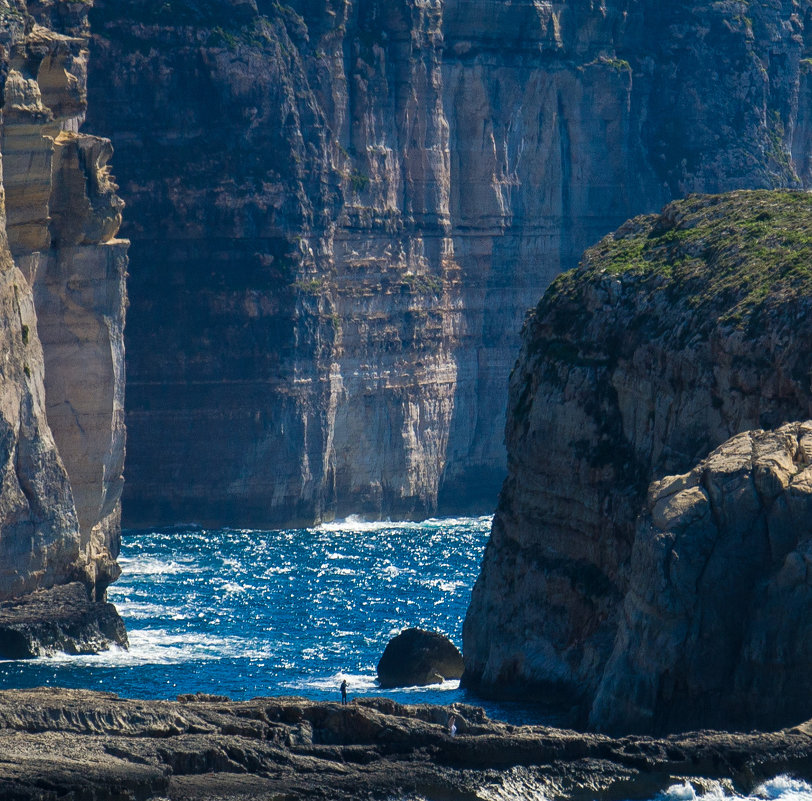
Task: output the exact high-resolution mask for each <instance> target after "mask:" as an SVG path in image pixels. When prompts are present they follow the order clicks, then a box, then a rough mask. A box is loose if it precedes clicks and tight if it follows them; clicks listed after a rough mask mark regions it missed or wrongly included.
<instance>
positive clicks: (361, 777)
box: [0, 688, 812, 801]
mask: <svg viewBox="0 0 812 801" xmlns="http://www.w3.org/2000/svg"><path fill="white" fill-rule="evenodd" d="M452 712H453V714H454V715H455V716H456V718H457V725H458V730H459V734H458V736H457V737H456V738H453V739H452V738H450V737H449V736H448V735H447V734H446V725H445V724H446V722H447V720H448V715H449V714H451V713H452ZM0 737H1V738H2V742H3V749H2V751H1V752H0V797H2V798H4V799H14V801H29V800H30V801H33V799H37V801H50V800H51V799H54V800H55V799H57V798H65V797H70V798H74V799H77V800H78V799H93V801H113V799H116V800H117V801H119V800H120V799H139V800H140V801H159V799H161V800H162V799H166V798H172V799H173V800H174V801H183V800H184V799H190V800H191V799H206V798H208V799H214V798H217V799H219V801H236V799H243V801H244V799H246V798H251V799H254V801H270V799H278V798H280V797H284V798H285V799H299V798H302V799H304V798H308V799H313V798H317V799H318V798H329V799H334V800H335V801H342V800H345V801H349V799H358V798H364V799H367V798H383V797H397V798H402V797H408V798H413V797H414V796H419V797H422V798H425V799H428V801H433V800H434V799H441V798H442V799H447V798H455V799H471V801H473V799H476V798H483V797H506V794H509V793H513V794H514V795H515V792H516V788H517V786H520V787H521V788H523V790H524V792H525V794H526V795H529V794H531V793H536V792H537V793H538V794H539V796H541V794H544V795H545V796H547V797H553V796H555V797H557V798H573V799H576V798H585V797H589V798H592V799H595V798H598V797H603V798H610V797H621V798H635V797H641V798H642V797H649V798H650V797H652V796H653V795H655V794H656V792H657V791H659V790H661V789H663V788H664V787H666V786H668V785H670V784H673V783H674V782H675V781H682V780H684V779H689V778H691V777H698V776H704V777H707V778H716V777H724V778H725V779H728V780H731V781H732V783H733V786H734V787H735V789H737V790H740V791H743V792H745V793H746V792H748V791H750V790H752V789H753V788H754V787H755V786H757V785H758V784H759V783H760V782H762V781H764V780H765V779H769V778H772V777H773V776H775V775H777V774H780V773H785V772H787V771H792V772H793V773H794V774H795V775H797V776H799V777H800V778H804V779H807V780H808V779H810V778H812V726H811V725H810V724H806V725H804V726H799V727H796V728H794V729H787V730H784V731H781V732H777V733H772V734H725V733H716V732H700V733H695V734H688V735H683V736H675V737H669V738H667V739H661V740H653V739H650V738H635V737H624V738H620V739H612V738H610V737H607V736H604V735H595V734H578V733H575V732H572V731H562V730H557V729H552V728H547V727H544V726H510V725H507V724H505V723H501V722H498V721H494V720H490V719H488V718H487V717H486V716H485V714H484V713H483V711H482V710H481V709H478V708H476V707H471V706H467V705H464V704H455V705H453V707H439V706H428V705H423V706H402V705H400V704H397V703H395V702H393V701H391V700H389V699H386V698H373V699H366V700H364V701H363V702H356V703H352V704H350V705H349V706H344V707H342V706H340V705H339V704H336V703H316V702H313V701H307V700H305V699H302V698H254V699H252V700H251V701H245V702H235V701H229V700H227V699H223V698H219V697H217V696H203V695H201V696H185V697H184V700H183V702H177V701H137V700H125V699H121V698H118V697H117V696H115V695H112V694H110V693H94V692H89V691H80V690H61V689H55V688H40V689H34V690H9V691H5V692H0Z"/></svg>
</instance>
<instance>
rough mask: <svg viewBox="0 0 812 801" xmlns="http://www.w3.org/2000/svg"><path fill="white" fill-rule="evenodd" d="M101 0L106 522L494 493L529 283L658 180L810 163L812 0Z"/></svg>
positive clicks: (766, 173)
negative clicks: (109, 489) (121, 292)
mask: <svg viewBox="0 0 812 801" xmlns="http://www.w3.org/2000/svg"><path fill="white" fill-rule="evenodd" d="M95 6H96V8H95V10H94V12H93V13H92V15H91V19H92V24H93V29H94V34H95V36H94V49H93V53H92V58H91V60H90V63H89V69H90V84H89V91H90V97H91V102H90V112H89V113H90V122H91V123H92V128H93V130H96V131H100V132H102V133H104V134H105V135H107V136H109V137H111V138H112V139H113V141H114V143H115V145H116V149H117V150H116V154H117V155H116V163H117V172H118V174H119V175H120V176H122V180H123V182H124V183H123V188H122V194H123V195H124V197H125V198H126V199H127V201H128V204H129V205H128V213H127V215H126V219H125V229H124V230H125V231H126V234H127V236H129V237H130V238H131V239H132V241H133V246H132V251H131V259H132V267H131V280H130V293H131V298H132V310H131V315H130V325H129V328H128V332H129V333H128V337H129V342H128V349H127V353H128V362H129V367H128V369H129V389H128V395H127V397H128V421H129V422H128V425H129V429H130V447H129V454H128V484H127V487H126V488H125V498H126V503H125V514H126V515H127V516H128V520H129V523H130V524H132V525H141V524H143V525H149V524H153V523H156V522H166V523H174V522H178V521H181V520H185V521H197V522H200V523H207V524H220V525H223V524H225V525H243V524H245V525H255V526H256V525H286V524H290V523H293V522H302V521H304V522H307V523H310V522H312V521H313V520H317V519H319V518H326V517H330V516H332V515H339V516H345V515H347V514H352V513H363V514H365V515H368V516H372V517H378V518H385V517H389V516H391V517H415V518H420V517H425V516H428V515H430V514H433V513H435V512H436V511H437V510H438V509H439V510H441V511H446V512H447V511H454V510H465V511H467V512H469V513H472V512H476V511H478V510H481V511H483V512H490V511H492V509H493V503H494V499H495V497H496V493H497V489H498V486H499V483H500V482H501V480H502V478H503V476H504V447H503V441H502V432H503V422H502V421H503V419H504V411H505V392H504V387H505V385H506V382H507V379H508V373H509V370H510V367H511V366H512V365H513V363H514V361H515V357H516V352H517V350H518V346H519V338H518V332H519V329H520V327H521V323H522V320H523V318H524V316H525V313H526V309H528V308H530V307H532V306H533V305H534V304H535V303H536V302H537V299H538V297H539V296H540V295H541V293H542V291H543V290H544V289H545V288H546V286H547V285H548V284H549V282H550V281H551V280H552V279H553V278H554V277H555V276H556V275H557V274H558V273H559V272H560V271H561V270H562V269H567V268H570V267H573V266H575V265H576V263H577V260H578V258H579V257H580V255H581V253H582V252H583V250H584V248H585V247H587V246H588V245H591V244H592V243H594V242H595V241H597V240H598V239H599V238H600V237H601V236H603V235H605V234H606V233H608V232H609V231H611V230H612V229H613V228H615V227H616V226H617V225H619V224H620V223H621V222H622V221H623V220H625V219H627V218H628V217H630V216H633V215H634V214H638V213H641V212H645V211H656V210H657V209H659V208H660V207H661V206H662V205H663V204H664V203H666V202H667V201H668V200H669V199H671V198H672V197H675V196H681V195H683V194H684V193H686V192H691V191H703V192H716V191H722V190H727V189H735V188H739V187H772V186H799V185H808V184H809V183H810V177H811V176H812V173H810V164H812V161H810V158H809V152H810V147H809V137H810V130H812V127H810V119H812V114H810V111H809V108H810V89H809V73H808V62H807V61H805V60H804V59H805V58H806V57H807V56H808V55H809V52H808V42H809V39H810V30H809V29H808V18H809V10H810V5H809V2H808V0H801V2H792V1H791V0H779V1H778V2H773V3H769V4H766V3H758V4H751V5H750V6H748V8H747V9H746V10H743V6H741V5H740V4H738V3H734V2H730V3H718V2H710V0H703V1H702V2H696V1H695V0H692V1H691V2H687V1H685V2H683V1H680V2H669V3H662V2H656V1H655V0H643V2H635V3H628V2H626V0H609V1H608V2H601V3H595V2H582V1H581V0H577V2H576V1H573V2H567V3H551V2H538V0H514V1H513V2H510V3H505V2H501V0H474V1H473V2H472V1H471V0H431V2H415V1H414V0H394V1H393V0H372V1H371V2H366V1H364V2H360V1H358V2H356V1H355V0H353V1H352V2H344V0H341V1H340V2H339V1H338V0H328V1H327V2H322V3H314V2H312V1H311V0H292V1H291V2H286V3H281V4H280V3H276V2H271V0H256V1H255V2H253V1H252V2H241V3H235V2H229V3H218V2H213V1H212V0H196V1H195V2H173V3H170V4H167V3H165V2H163V0H132V1H131V2H128V3H127V4H126V6H123V5H122V4H121V3H120V2H118V1H117V0H97V1H96V3H95ZM211 432H217V436H216V437H212V436H210V434H211ZM705 453H707V451H706V452H705ZM703 455H704V454H703Z"/></svg>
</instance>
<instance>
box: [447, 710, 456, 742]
mask: <svg viewBox="0 0 812 801" xmlns="http://www.w3.org/2000/svg"><path fill="white" fill-rule="evenodd" d="M448 736H449V737H456V736H457V718H456V717H454V715H450V716H449V718H448Z"/></svg>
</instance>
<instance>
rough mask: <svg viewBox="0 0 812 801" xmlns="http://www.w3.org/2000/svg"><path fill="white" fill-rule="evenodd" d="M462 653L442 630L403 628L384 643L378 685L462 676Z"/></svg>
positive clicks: (414, 684)
mask: <svg viewBox="0 0 812 801" xmlns="http://www.w3.org/2000/svg"><path fill="white" fill-rule="evenodd" d="M463 668H464V665H463V661H462V654H461V653H460V652H459V650H458V649H457V646H456V645H454V643H453V642H451V640H449V639H448V637H446V636H445V635H444V634H440V633H438V632H436V631H425V630H423V629H405V630H404V631H402V632H401V633H400V634H398V635H397V636H396V637H393V638H392V639H391V640H389V642H388V643H387V644H386V648H384V651H383V655H382V656H381V658H380V661H379V662H378V682H379V683H380V685H381V687H384V688H387V687H419V686H422V685H426V684H442V683H443V681H445V680H446V679H458V678H460V677H461V676H462V671H463Z"/></svg>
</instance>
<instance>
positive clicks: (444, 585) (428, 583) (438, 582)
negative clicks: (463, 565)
mask: <svg viewBox="0 0 812 801" xmlns="http://www.w3.org/2000/svg"><path fill="white" fill-rule="evenodd" d="M420 583H421V584H423V586H425V587H435V588H437V589H438V590H441V591H442V592H456V591H457V590H459V589H462V588H463V587H466V586H467V585H466V583H465V582H464V581H448V580H447V579H441V578H436V579H428V580H423V581H421V582H420Z"/></svg>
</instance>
